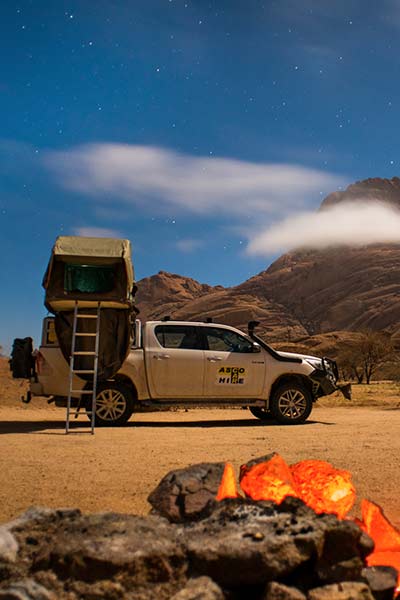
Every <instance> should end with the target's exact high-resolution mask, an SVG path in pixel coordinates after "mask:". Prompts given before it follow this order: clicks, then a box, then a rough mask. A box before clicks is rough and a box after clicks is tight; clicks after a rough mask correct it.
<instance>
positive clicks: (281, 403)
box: [270, 381, 313, 425]
mask: <svg viewBox="0 0 400 600" xmlns="http://www.w3.org/2000/svg"><path fill="white" fill-rule="evenodd" d="M312 404H313V402H312V397H311V394H310V392H309V391H308V390H307V389H306V388H305V387H304V386H303V385H301V384H300V383H297V382H296V381H293V383H285V384H283V385H280V386H279V387H278V388H277V389H276V390H275V392H274V394H273V396H272V398H271V404H270V406H271V414H272V416H273V418H274V419H276V420H277V421H278V422H279V423H281V424H282V425H298V424H299V423H304V421H305V420H306V419H307V418H308V417H309V415H310V413H311V410H312Z"/></svg>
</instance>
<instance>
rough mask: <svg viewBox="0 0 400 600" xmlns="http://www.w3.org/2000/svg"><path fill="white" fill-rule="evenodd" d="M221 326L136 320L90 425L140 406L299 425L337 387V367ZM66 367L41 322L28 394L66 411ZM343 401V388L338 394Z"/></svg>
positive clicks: (79, 386)
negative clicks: (248, 415)
mask: <svg viewBox="0 0 400 600" xmlns="http://www.w3.org/2000/svg"><path fill="white" fill-rule="evenodd" d="M254 327H255V322H251V323H250V324H249V333H248V335H245V334H244V333H243V332H242V331H239V330H238V329H236V328H234V327H230V326H228V325H222V324H216V323H208V322H207V323H193V322H182V321H171V320H164V321H149V322H146V323H144V324H143V326H142V324H141V323H140V321H138V320H137V321H136V325H135V337H134V340H135V341H134V344H133V346H132V347H131V348H130V350H129V353H128V355H127V358H126V359H125V360H124V362H123V363H122V366H121V367H120V369H119V370H118V372H117V373H116V374H115V375H114V376H113V377H112V378H110V379H107V380H103V381H99V383H98V387H97V401H96V424H97V425H122V424H124V423H126V422H127V421H128V419H129V418H130V417H131V415H132V414H133V413H134V412H135V410H137V409H139V408H140V406H141V405H142V406H146V407H154V408H156V407H161V406H163V407H173V406H179V405H182V406H186V407H190V406H210V407H211V406H212V407H218V406H223V405H239V406H245V407H248V408H249V409H250V410H251V412H252V413H253V415H254V416H256V417H257V418H259V419H262V420H268V419H271V418H273V419H275V420H277V421H278V422H280V423H283V424H298V423H303V422H304V421H305V420H306V419H307V418H308V416H309V415H310V413H311V410H312V406H313V402H314V401H315V400H316V399H317V398H319V397H320V396H324V395H327V394H331V393H332V392H333V391H335V390H336V389H339V388H338V386H337V379H338V371H337V366H336V363H335V362H334V361H332V360H329V359H326V358H317V357H315V356H306V355H300V354H292V353H288V352H277V351H275V350H274V349H273V348H271V347H270V346H269V345H267V344H266V343H265V342H264V341H263V340H262V339H260V338H258V337H257V336H256V334H255V332H254ZM69 374H70V372H69V365H68V362H67V361H66V360H65V358H64V356H63V354H62V352H61V350H60V348H59V346H58V341H57V336H56V335H55V334H54V321H53V318H52V317H47V318H46V319H44V324H43V337H42V344H41V346H40V349H39V351H37V352H36V367H35V370H34V373H33V374H32V376H31V380H30V394H31V395H33V396H52V397H53V399H54V401H55V403H56V405H58V406H65V405H66V397H67V396H68V384H69ZM74 379H75V380H74V382H73V389H74V390H77V391H75V392H74V401H75V403H76V404H78V403H79V402H82V404H81V405H82V406H83V407H84V408H87V410H88V412H89V407H87V406H85V402H86V401H85V400H84V398H85V396H84V395H83V394H82V395H81V394H80V393H79V390H85V388H86V386H87V385H88V382H87V381H85V380H84V379H83V378H80V377H78V376H77V375H75V374H74ZM342 391H343V392H344V394H345V395H348V387H346V388H344V389H343V390H342Z"/></svg>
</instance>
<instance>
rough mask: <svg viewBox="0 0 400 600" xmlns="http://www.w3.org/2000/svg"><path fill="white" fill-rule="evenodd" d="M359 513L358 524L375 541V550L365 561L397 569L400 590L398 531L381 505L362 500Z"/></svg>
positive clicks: (399, 540)
mask: <svg viewBox="0 0 400 600" xmlns="http://www.w3.org/2000/svg"><path fill="white" fill-rule="evenodd" d="M361 513H362V523H361V524H360V526H361V527H362V528H363V529H364V531H366V532H367V533H368V535H370V536H371V537H372V539H373V540H374V542H375V550H374V551H373V552H372V554H370V555H369V556H368V557H367V563H368V565H369V566H375V565H384V566H388V567H394V568H395V569H397V571H398V572H399V577H398V580H397V583H398V588H397V592H400V531H399V530H398V529H396V528H395V527H394V526H393V525H392V524H391V523H390V522H389V521H388V520H387V518H386V517H385V515H384V514H383V511H382V509H381V507H380V506H378V505H377V504H374V503H373V502H370V501H369V500H363V501H362V503H361Z"/></svg>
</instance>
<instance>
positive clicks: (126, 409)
mask: <svg viewBox="0 0 400 600" xmlns="http://www.w3.org/2000/svg"><path fill="white" fill-rule="evenodd" d="M133 409H134V402H133V398H132V394H131V392H130V390H129V388H127V387H126V386H124V385H121V384H120V383H118V382H116V381H105V382H102V383H99V384H98V385H97V395H96V415H95V424H96V426H97V427H99V426H100V427H101V426H103V427H107V426H109V427H116V426H119V425H125V423H126V422H127V421H128V420H129V418H130V417H131V416H132V413H133ZM91 410H92V407H91V400H90V401H89V402H88V404H87V407H86V413H87V415H88V417H89V419H91Z"/></svg>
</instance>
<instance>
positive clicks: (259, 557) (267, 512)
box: [182, 499, 363, 587]
mask: <svg viewBox="0 0 400 600" xmlns="http://www.w3.org/2000/svg"><path fill="white" fill-rule="evenodd" d="M298 506H299V508H300V514H298V513H296V512H292V511H290V512H285V511H284V510H283V509H282V507H279V506H278V507H277V506H276V505H275V504H274V503H272V502H251V501H249V500H241V499H235V500H224V501H223V502H220V503H219V505H218V506H217V507H216V509H215V510H214V511H213V513H212V514H211V515H210V516H209V517H208V518H206V519H203V520H202V521H200V522H198V523H194V524H192V525H189V526H187V527H185V528H184V529H182V533H183V536H184V539H185V545H186V548H187V553H188V557H189V562H190V569H191V570H192V571H193V572H195V573H197V574H203V575H208V576H210V577H211V578H212V579H213V580H214V581H216V582H217V583H218V584H219V585H221V586H227V587H238V586H242V585H259V584H266V583H267V582H269V581H274V580H277V579H279V580H281V579H282V578H283V577H285V576H287V575H289V574H291V573H294V572H298V571H299V572H300V571H301V569H300V567H301V565H303V564H304V563H307V562H308V569H307V571H308V572H309V573H311V574H312V576H313V577H315V575H318V574H319V572H318V571H317V566H318V569H319V571H320V572H321V575H322V576H323V581H324V582H330V577H334V576H335V572H334V567H335V564H336V563H338V562H339V563H344V562H346V561H353V562H352V564H351V569H350V567H349V572H351V573H354V572H355V573H357V575H358V576H360V573H361V568H362V566H363V563H362V560H361V559H360V552H361V550H360V548H359V547H358V541H359V539H360V537H361V530H360V529H359V528H358V527H357V526H355V527H354V528H353V527H352V526H351V524H349V526H347V524H346V523H347V522H342V521H338V519H336V517H334V516H333V515H319V516H317V515H315V513H314V512H313V511H311V512H310V514H308V512H307V511H306V515H303V514H302V509H303V505H302V503H299V504H298ZM336 530H339V532H337V531H336ZM345 531H347V533H348V535H349V536H350V537H351V539H350V541H348V542H346V543H345V541H344V540H343V547H341V546H337V547H336V549H335V552H334V549H333V547H332V543H333V540H342V534H343V533H344V532H345ZM353 563H354V564H353ZM342 571H343V572H345V573H347V571H346V568H345V566H343V567H342ZM316 581H317V583H315V582H314V586H315V585H317V584H318V583H319V581H320V580H319V579H317V580H316Z"/></svg>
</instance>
